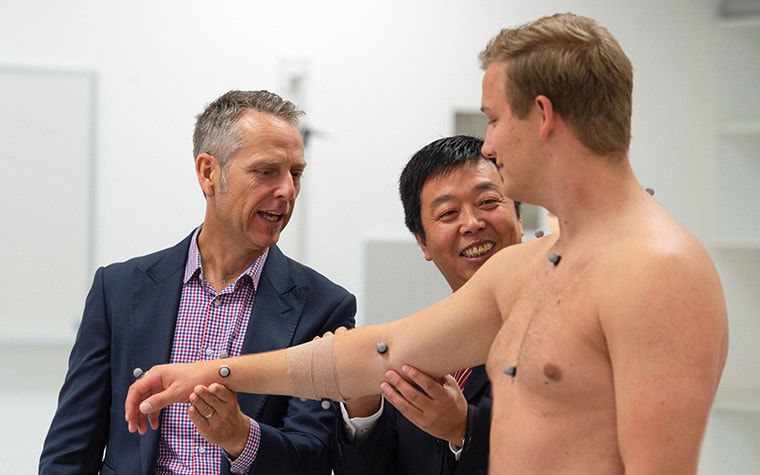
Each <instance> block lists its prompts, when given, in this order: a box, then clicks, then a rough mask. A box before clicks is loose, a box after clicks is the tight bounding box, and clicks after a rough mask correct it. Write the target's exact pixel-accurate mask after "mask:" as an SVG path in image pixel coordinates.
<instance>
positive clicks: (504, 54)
mask: <svg viewBox="0 0 760 475" xmlns="http://www.w3.org/2000/svg"><path fill="white" fill-rule="evenodd" d="M479 58H480V61H481V66H482V67H483V69H486V68H487V67H488V66H489V65H490V64H492V63H498V62H504V68H505V69H504V71H505V78H506V84H505V87H506V94H507V101H508V104H509V106H510V108H511V109H512V113H513V114H515V115H516V116H517V117H519V118H524V117H525V116H526V115H527V114H528V112H529V110H530V108H531V106H532V104H533V101H534V99H535V98H536V96H538V95H544V96H546V97H548V98H549V100H551V102H552V107H553V109H554V110H555V111H556V112H557V113H559V115H560V116H561V117H562V118H563V120H564V121H565V122H567V123H568V124H569V125H570V126H571V127H572V128H573V130H574V131H575V134H576V136H577V137H578V139H579V140H580V141H581V142H582V143H583V144H584V145H585V146H586V147H587V148H588V149H590V150H591V151H593V152H595V153H599V154H603V155H619V154H626V153H627V152H628V146H629V144H630V141H631V113H632V95H633V65H632V64H631V61H630V60H629V59H628V57H627V56H626V55H625V53H624V52H623V49H622V48H621V47H620V44H619V43H618V42H617V40H616V39H615V38H614V37H613V36H612V34H611V33H610V32H609V31H607V30H606V29H605V28H603V27H601V26H599V25H598V24H597V23H596V22H595V21H594V20H592V19H590V18H586V17H582V16H577V15H574V14H571V13H563V14H556V15H552V16H547V17H543V18H539V19H538V20H536V21H534V22H531V23H528V24H525V25H522V26H519V27H517V28H505V29H503V30H501V32H500V33H499V34H498V35H496V36H495V37H494V38H492V39H491V40H490V41H489V43H488V45H487V46H486V47H485V49H484V50H483V51H481V52H480V55H479Z"/></svg>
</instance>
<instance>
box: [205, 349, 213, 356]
mask: <svg viewBox="0 0 760 475" xmlns="http://www.w3.org/2000/svg"><path fill="white" fill-rule="evenodd" d="M213 352H214V350H212V349H211V348H206V354H207V355H208V356H211V354H212V353H213Z"/></svg>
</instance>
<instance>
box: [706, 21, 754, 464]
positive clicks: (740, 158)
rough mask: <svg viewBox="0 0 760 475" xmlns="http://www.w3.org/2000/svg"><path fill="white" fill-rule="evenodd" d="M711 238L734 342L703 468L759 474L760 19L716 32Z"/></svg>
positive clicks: (720, 26) (728, 25)
mask: <svg viewBox="0 0 760 475" xmlns="http://www.w3.org/2000/svg"><path fill="white" fill-rule="evenodd" d="M716 40H717V42H716V50H715V54H716V58H715V60H716V61H715V64H716V68H717V69H716V79H717V96H716V98H717V104H716V106H717V121H716V125H715V134H716V135H715V137H716V141H715V162H714V163H715V170H714V175H713V176H714V182H713V187H714V188H713V190H714V193H713V202H714V203H713V206H714V208H713V215H714V218H713V223H714V227H713V229H714V233H713V239H712V241H711V242H710V243H709V244H710V248H711V252H712V254H713V257H714V258H715V263H716V266H717V267H718V271H719V273H720V275H721V279H722V281H723V286H724V289H725V292H726V304H727V307H728V314H729V325H730V343H729V346H730V348H729V355H728V361H727V364H726V369H725V371H724V374H723V379H722V380H721V387H720V388H719V390H718V395H717V397H716V401H715V404H714V406H713V411H712V413H711V418H710V424H709V426H708V433H707V435H706V437H705V444H704V447H703V457H702V461H701V462H702V463H701V464H700V473H705V474H710V473H716V474H718V473H760V458H758V456H757V454H758V453H759V452H760V345H759V344H758V338H759V337H760V267H759V266H760V17H750V18H734V19H721V20H719V22H718V26H717V30H716Z"/></svg>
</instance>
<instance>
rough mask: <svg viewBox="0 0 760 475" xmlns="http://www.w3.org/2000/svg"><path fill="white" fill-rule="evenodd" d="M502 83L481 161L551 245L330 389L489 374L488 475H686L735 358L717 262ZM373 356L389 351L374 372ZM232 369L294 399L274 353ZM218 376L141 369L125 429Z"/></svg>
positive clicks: (631, 181)
mask: <svg viewBox="0 0 760 475" xmlns="http://www.w3.org/2000/svg"><path fill="white" fill-rule="evenodd" d="M503 68H504V64H503V63H498V62H496V63H493V64H491V65H489V66H488V68H487V69H486V72H485V75H484V78H483V96H482V102H481V107H482V110H483V112H484V113H485V114H486V116H487V117H488V121H489V125H488V130H487V134H486V140H485V145H484V148H483V153H484V154H485V155H487V156H495V157H496V159H497V162H500V163H503V164H504V170H505V174H504V178H505V181H504V183H505V194H506V195H508V196H511V197H513V198H514V199H517V200H520V201H524V202H529V203H536V204H539V205H541V206H543V207H545V208H546V209H548V210H549V211H551V212H552V213H553V214H554V215H555V216H557V219H558V221H559V223H560V229H561V233H559V235H558V236H557V235H550V236H547V237H544V238H541V239H536V240H533V241H530V242H528V243H525V244H521V245H518V246H510V247H508V248H506V249H504V250H502V251H501V252H499V253H498V254H496V255H495V256H493V257H492V258H491V259H489V260H488V261H487V262H486V263H485V264H483V266H482V267H481V268H480V270H479V271H478V272H476V273H475V275H473V277H472V278H471V279H470V280H469V281H468V282H467V283H466V284H464V285H463V286H462V287H461V288H460V289H459V290H458V291H457V292H455V293H454V294H452V295H451V296H449V297H448V298H446V299H445V300H443V301H441V302H439V303H437V304H435V305H432V306H430V307H428V308H427V309H424V310H422V311H420V312H418V313H415V314H413V315H411V316H409V317H407V318H405V319H401V320H397V321H394V322H390V323H387V324H383V325H375V326H368V327H362V328H358V329H354V330H351V331H348V332H345V333H342V334H338V335H335V337H334V343H333V351H334V359H335V361H334V364H335V368H336V371H337V375H338V382H339V384H338V385H339V390H340V392H341V394H342V395H343V396H344V397H356V396H361V395H366V394H372V393H373V392H374V391H376V389H375V388H376V387H377V385H379V384H380V383H381V382H382V381H383V380H384V379H385V377H386V373H387V372H388V371H389V370H396V371H398V370H400V368H401V366H402V365H405V364H406V365H414V366H415V367H417V368H420V370H421V371H424V372H426V373H428V374H431V375H433V376H441V375H444V374H446V373H448V372H451V371H454V370H456V369H457V368H460V367H464V366H471V365H475V364H478V363H482V362H483V361H486V360H487V362H486V364H487V368H488V372H489V377H490V378H491V382H492V387H493V396H494V404H493V423H492V433H491V451H490V454H491V459H490V462H489V463H490V465H489V466H490V467H491V470H492V471H493V472H495V473H520V474H544V473H553V474H588V473H600V474H623V473H625V474H628V475H630V474H650V473H652V474H653V473H668V474H694V473H696V471H697V463H698V459H699V448H700V444H701V440H702V437H703V435H704V431H705V427H706V423H707V417H708V414H709V411H710V407H711V405H712V401H713V399H714V396H715V391H716V389H717V386H718V383H719V381H720V376H721V373H722V370H723V367H724V365H725V359H726V353H727V347H728V343H727V342H728V325H727V318H726V307H725V301H724V298H723V291H722V287H721V284H720V281H719V279H718V275H717V272H716V271H715V268H714V266H713V264H712V261H711V259H710V257H709V255H708V254H707V252H706V251H705V249H704V247H703V246H702V245H701V244H700V243H699V242H698V241H697V240H696V238H695V237H694V236H693V235H692V234H691V233H689V232H688V231H687V230H686V229H685V228H684V227H683V226H681V225H680V224H679V223H678V222H677V221H676V220H675V219H674V218H673V217H672V216H671V215H670V214H669V213H668V212H667V211H666V210H665V209H664V208H663V207H662V206H661V205H660V204H659V203H657V201H656V200H655V199H654V198H653V197H652V196H650V195H649V194H648V193H647V192H646V191H645V190H644V188H643V187H642V186H641V185H640V184H639V183H638V182H637V181H636V179H635V177H634V174H633V171H632V170H631V167H630V163H629V162H628V158H627V156H626V155H624V154H621V155H618V156H600V155H598V154H594V153H592V152H591V151H590V150H588V149H587V148H586V147H585V146H583V144H582V143H581V142H580V141H579V140H578V139H577V137H576V135H575V132H574V131H573V130H572V127H570V126H568V125H567V124H566V123H565V122H564V121H563V119H562V117H561V115H560V114H559V113H557V112H556V111H554V109H553V106H552V103H551V100H550V99H549V98H547V97H545V96H542V95H538V96H536V97H535V98H534V101H533V105H532V107H531V109H530V110H529V112H528V114H527V116H526V117H524V118H517V117H515V116H513V115H512V113H511V110H510V108H509V106H508V103H507V100H506V95H505V93H504V79H505V78H504V70H503ZM549 253H556V254H559V255H561V256H562V259H561V261H560V263H559V265H557V266H554V265H553V264H552V263H550V262H549V261H548V259H547V256H548V254H549ZM506 277H508V278H506ZM377 341H385V342H387V344H388V347H389V349H390V351H388V352H387V354H385V355H378V354H377V353H376V352H375V351H374V346H375V342H377ZM230 365H231V367H232V371H233V373H232V375H231V376H230V378H228V381H229V384H230V387H231V388H233V389H235V390H239V391H249V392H265V393H272V394H291V393H292V392H293V387H292V384H291V382H290V380H289V378H288V376H287V375H286V374H285V373H286V370H287V367H288V366H287V359H286V356H285V352H272V353H265V354H260V355H246V356H244V357H240V358H237V359H234V360H230ZM507 365H510V366H513V365H516V366H517V374H516V375H515V376H514V377H512V376H508V375H506V374H505V373H504V367H505V366H507ZM217 370H218V366H217V365H214V364H213V362H201V363H196V364H192V365H174V366H160V367H157V371H156V372H155V373H154V372H153V369H151V371H150V372H149V375H148V376H146V377H143V378H141V379H140V380H138V381H137V382H135V383H134V384H133V386H132V387H131V388H130V393H129V395H128V396H127V401H126V404H125V411H126V419H127V421H128V423H129V428H130V430H132V431H135V430H137V431H141V432H142V431H144V430H146V429H147V427H146V420H145V417H144V414H148V421H147V422H150V423H151V424H152V425H153V424H156V423H157V421H158V417H157V415H158V410H159V409H160V408H161V407H163V406H164V405H166V404H167V403H169V402H175V401H177V400H183V399H186V398H187V397H188V395H189V394H190V393H191V392H192V390H193V388H194V387H195V386H196V385H197V384H208V383H209V382H214V381H219V379H220V378H219V376H218V374H217ZM151 373H152V374H151Z"/></svg>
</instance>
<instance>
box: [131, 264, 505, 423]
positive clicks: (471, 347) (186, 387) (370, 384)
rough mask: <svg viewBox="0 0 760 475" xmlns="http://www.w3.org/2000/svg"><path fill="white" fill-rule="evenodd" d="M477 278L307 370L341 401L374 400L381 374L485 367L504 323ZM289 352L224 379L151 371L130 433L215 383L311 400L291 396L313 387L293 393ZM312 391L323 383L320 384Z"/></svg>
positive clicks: (347, 336)
mask: <svg viewBox="0 0 760 475" xmlns="http://www.w3.org/2000/svg"><path fill="white" fill-rule="evenodd" d="M477 277H478V276H475V277H473V278H472V279H471V280H470V282H468V283H467V284H466V285H465V286H463V287H462V288H461V289H460V290H459V291H457V292H456V293H454V294H453V295H451V296H449V297H448V298H447V299H445V300H443V301H441V302H439V303H437V304H435V305H433V306H431V307H428V308H427V309H425V310H422V311H421V312H418V313H416V314H414V315H412V316H410V317H407V318H405V319H401V320H397V321H395V322H391V323H386V324H382V325H372V326H367V327H363V328H357V329H354V330H351V331H348V332H346V333H342V334H339V335H336V336H335V337H334V338H333V340H332V345H331V349H330V351H325V352H320V353H319V355H318V358H317V359H316V360H312V361H310V362H309V364H310V365H312V364H316V365H318V366H320V367H321V368H325V367H326V365H327V366H332V367H333V368H334V371H335V375H336V376H335V377H336V381H337V388H334V389H335V390H337V391H338V392H339V394H340V395H341V396H342V397H343V398H346V397H357V396H363V395H369V394H376V393H378V392H379V386H380V383H381V382H382V381H383V380H384V378H385V373H386V371H387V370H389V369H394V370H397V371H400V369H401V366H402V365H403V364H411V365H413V366H415V367H417V368H419V369H420V370H422V371H424V372H426V373H428V374H430V375H431V376H434V377H440V376H442V375H444V374H447V373H449V372H451V371H454V370H456V369H458V368H461V367H466V366H473V365H476V364H480V363H483V362H484V361H485V358H486V355H487V352H488V348H489V347H490V344H491V342H492V341H493V338H494V336H495V335H496V332H497V331H498V329H499V328H500V326H501V323H502V320H501V315H500V313H499V309H498V305H497V303H496V299H495V298H494V295H493V292H492V289H491V288H490V287H489V286H488V285H483V284H482V283H479V282H478V281H479V280H484V281H485V279H477ZM323 340H325V339H323ZM379 342H384V343H385V344H387V346H388V351H387V352H386V353H384V354H380V353H378V351H377V343H379ZM323 343H324V342H322V343H320V341H317V342H311V343H306V344H304V345H299V346H298V347H295V348H296V349H297V350H295V351H305V354H307V355H308V354H310V350H309V348H314V347H315V345H320V344H323ZM304 347H305V348H304ZM291 351H294V350H293V349H288V350H279V351H274V352H267V353H260V354H255V355H245V356H240V357H237V358H229V359H226V360H225V362H224V363H225V364H227V365H228V366H229V368H230V374H229V376H228V377H226V378H225V377H222V376H221V375H220V373H219V362H218V361H205V362H198V363H192V364H187V365H161V366H157V367H155V368H152V369H151V370H150V371H149V372H148V373H147V374H146V375H145V376H144V377H143V378H141V379H139V380H138V381H137V382H135V384H133V385H132V387H131V388H130V390H129V394H128V396H127V399H126V404H125V411H126V420H127V422H128V423H129V429H130V431H132V432H134V431H135V430H138V431H139V432H140V433H145V431H146V430H147V426H146V421H145V418H144V416H143V414H148V415H149V420H150V423H151V426H152V427H154V428H155V427H157V424H158V411H159V410H160V409H161V408H163V407H165V406H166V405H168V404H171V403H174V402H181V401H186V400H187V398H188V396H189V395H190V393H191V392H192V391H193V388H194V387H195V386H196V385H199V384H200V385H209V384H211V383H214V382H218V383H223V384H225V385H226V386H227V387H229V388H230V389H232V390H233V391H236V392H249V393H259V394H281V395H295V396H305V397H312V395H309V394H299V393H298V391H295V390H294V388H299V387H302V386H303V384H311V382H306V383H304V381H300V380H299V381H295V385H294V381H293V379H294V377H293V376H294V374H293V364H292V360H291V364H290V365H289V361H288V359H289V357H288V352H291ZM311 354H314V353H311ZM330 355H331V356H330ZM330 358H332V361H329V360H330ZM328 369H329V368H328ZM316 383H317V384H322V383H323V382H322V381H321V379H320V381H316ZM317 396H318V397H323V396H326V395H321V394H317Z"/></svg>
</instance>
